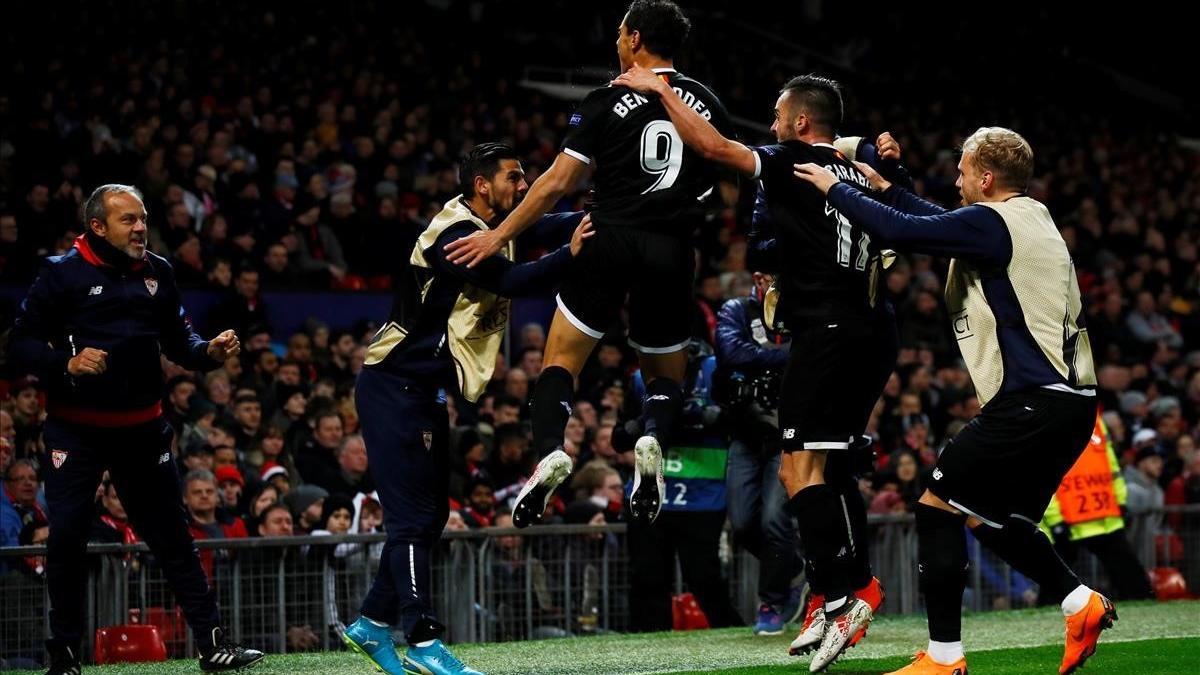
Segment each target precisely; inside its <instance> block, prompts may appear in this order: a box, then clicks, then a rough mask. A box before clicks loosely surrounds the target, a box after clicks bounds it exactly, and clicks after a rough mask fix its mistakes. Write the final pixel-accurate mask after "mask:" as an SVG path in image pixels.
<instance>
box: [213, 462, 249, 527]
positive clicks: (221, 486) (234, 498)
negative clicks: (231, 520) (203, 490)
mask: <svg viewBox="0 0 1200 675" xmlns="http://www.w3.org/2000/svg"><path fill="white" fill-rule="evenodd" d="M213 475H214V476H215V477H216V479H217V489H218V490H219V491H220V495H221V504H220V505H221V507H222V508H224V509H225V510H226V511H227V512H228V513H231V514H235V515H241V513H242V511H243V509H242V491H243V490H244V489H245V488H246V479H245V478H243V477H242V473H241V472H240V471H238V469H237V466H228V465H226V466H218V467H217V469H216V471H214V472H213Z"/></svg>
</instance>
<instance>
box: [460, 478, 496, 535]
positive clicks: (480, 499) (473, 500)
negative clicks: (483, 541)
mask: <svg viewBox="0 0 1200 675" xmlns="http://www.w3.org/2000/svg"><path fill="white" fill-rule="evenodd" d="M459 514H460V515H461V516H462V519H463V522H465V523H466V524H467V527H469V528H471V529H472V530H474V529H476V528H479V527H489V526H491V524H492V520H493V519H494V518H495V516H496V497H495V492H494V489H493V487H492V481H491V480H490V479H489V478H488V477H487V476H486V475H483V474H481V475H478V476H475V477H473V478H472V479H471V480H470V481H468V482H467V505H466V506H464V507H463V508H462V510H461V511H459Z"/></svg>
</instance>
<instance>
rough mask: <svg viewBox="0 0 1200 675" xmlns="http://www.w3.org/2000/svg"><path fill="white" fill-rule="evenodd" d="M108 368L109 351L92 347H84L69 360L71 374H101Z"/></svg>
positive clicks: (68, 368)
mask: <svg viewBox="0 0 1200 675" xmlns="http://www.w3.org/2000/svg"><path fill="white" fill-rule="evenodd" d="M107 368H108V352H106V351H104V350H103V349H94V348H92V347H84V348H83V351H81V352H79V353H78V354H76V355H75V356H72V357H71V360H70V361H67V372H68V373H69V374H71V375H99V374H100V373H103V372H104V371H105V369H107Z"/></svg>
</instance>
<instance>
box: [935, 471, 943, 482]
mask: <svg viewBox="0 0 1200 675" xmlns="http://www.w3.org/2000/svg"><path fill="white" fill-rule="evenodd" d="M933 479H934V480H941V479H942V470H941V469H934V470H933Z"/></svg>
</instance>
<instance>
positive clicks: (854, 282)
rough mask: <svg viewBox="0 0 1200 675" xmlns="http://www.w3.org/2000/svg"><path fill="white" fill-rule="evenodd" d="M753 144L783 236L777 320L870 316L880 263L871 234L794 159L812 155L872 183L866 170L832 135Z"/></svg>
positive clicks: (793, 323) (790, 323)
mask: <svg viewBox="0 0 1200 675" xmlns="http://www.w3.org/2000/svg"><path fill="white" fill-rule="evenodd" d="M751 150H752V151H753V152H754V155H755V160H756V174H755V178H758V179H759V180H760V181H761V186H762V191H763V196H764V197H765V202H766V208H767V210H768V212H769V217H770V220H771V223H772V226H773V228H774V231H775V237H776V240H777V241H776V246H777V249H776V250H777V253H776V255H777V256H778V258H779V270H778V274H777V277H778V278H777V280H776V287H777V288H778V289H779V298H778V303H777V304H776V305H775V307H774V312H773V316H772V317H771V318H772V319H773V321H774V325H775V326H776V327H777V328H778V327H783V328H795V327H797V324H810V323H816V322H820V321H840V320H849V319H855V318H862V319H866V318H868V317H870V316H871V313H872V311H873V308H874V306H875V304H876V303H875V293H873V292H872V288H873V287H874V285H875V281H876V279H877V277H878V270H877V267H878V265H879V261H878V255H877V254H876V252H875V250H874V249H873V248H872V247H871V237H870V236H869V235H868V234H867V233H866V232H864V231H863V230H862V229H861V228H860V227H859V226H857V225H854V224H852V223H851V222H850V221H849V220H847V219H846V217H845V216H843V215H842V214H841V213H839V212H838V211H837V209H835V208H833V207H832V206H830V204H829V202H828V201H826V199H825V196H824V195H822V194H821V192H820V191H819V190H817V189H816V188H815V187H814V186H812V185H810V184H808V183H806V182H804V181H801V180H799V179H797V178H796V177H795V175H794V170H793V165H794V164H805V163H809V162H812V163H815V164H817V165H818V166H823V167H825V168H827V169H829V170H831V171H833V172H834V173H835V174H837V176H838V178H840V179H841V180H845V181H850V182H852V183H855V184H858V185H861V186H864V187H867V186H868V185H869V183H868V181H867V179H866V177H865V176H863V175H862V173H860V172H859V170H858V169H857V168H855V167H854V165H853V164H852V163H851V162H850V160H849V159H848V158H847V157H846V156H845V155H844V154H842V153H841V152H840V151H838V150H837V149H836V148H835V147H834V146H833V145H830V144H827V143H816V144H812V145H810V144H808V143H805V142H803V141H785V142H783V143H779V144H776V145H767V146H762V147H757V148H751Z"/></svg>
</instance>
